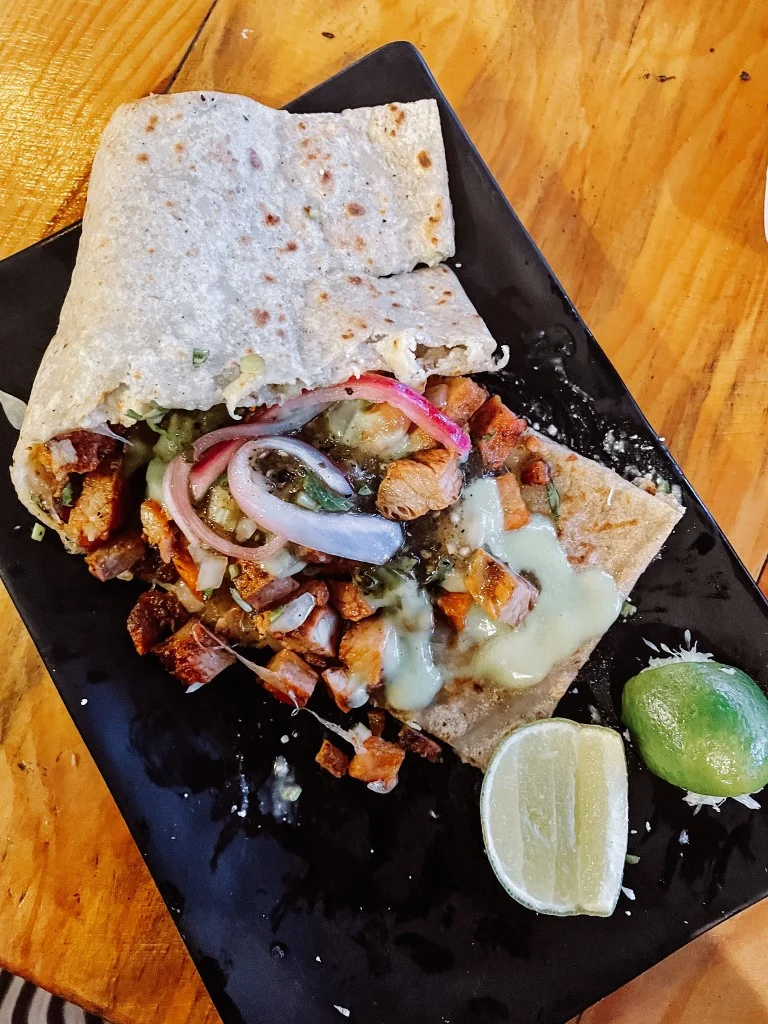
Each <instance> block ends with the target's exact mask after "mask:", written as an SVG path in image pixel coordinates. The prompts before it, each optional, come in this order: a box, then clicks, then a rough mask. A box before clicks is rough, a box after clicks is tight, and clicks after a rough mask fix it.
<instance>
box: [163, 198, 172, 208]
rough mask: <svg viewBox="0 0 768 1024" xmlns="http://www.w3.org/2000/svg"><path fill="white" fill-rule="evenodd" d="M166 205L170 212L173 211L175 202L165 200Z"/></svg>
mask: <svg viewBox="0 0 768 1024" xmlns="http://www.w3.org/2000/svg"><path fill="white" fill-rule="evenodd" d="M165 205H166V206H167V207H168V209H169V210H171V209H173V200H172V199H166V200H165Z"/></svg>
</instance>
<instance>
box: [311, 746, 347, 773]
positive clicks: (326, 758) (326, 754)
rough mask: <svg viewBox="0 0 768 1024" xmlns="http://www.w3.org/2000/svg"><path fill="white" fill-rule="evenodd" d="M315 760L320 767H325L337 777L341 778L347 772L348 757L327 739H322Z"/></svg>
mask: <svg viewBox="0 0 768 1024" xmlns="http://www.w3.org/2000/svg"><path fill="white" fill-rule="evenodd" d="M315 761H317V763H318V764H319V765H320V767H321V768H325V770H326V771H327V772H330V773H331V775H335V776H336V778H337V779H340V778H342V777H343V776H344V775H346V774H347V771H348V769H349V758H348V757H347V755H346V754H345V753H344V751H343V750H339V748H338V747H335V746H334V745H333V744H332V743H329V742H328V740H323V743H322V746H321V747H320V749H319V750H318V752H317V754H316V755H315Z"/></svg>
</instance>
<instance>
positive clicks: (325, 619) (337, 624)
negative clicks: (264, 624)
mask: <svg viewBox="0 0 768 1024" xmlns="http://www.w3.org/2000/svg"><path fill="white" fill-rule="evenodd" d="M340 632H341V619H340V618H339V615H338V612H336V611H335V609H333V608H331V606H330V605H325V607H323V608H314V609H313V610H312V611H311V612H310V614H309V616H308V617H307V619H306V621H305V622H304V623H303V624H302V625H301V626H299V628H298V629H294V630H293V631H292V632H290V633H286V634H285V635H284V636H282V637H281V638H280V643H281V644H282V645H283V646H284V647H287V648H288V649H289V650H291V651H296V652H297V653H298V654H302V655H304V657H305V658H306V659H307V661H309V662H310V663H311V664H313V665H317V664H319V665H323V664H325V663H326V662H327V661H328V660H329V659H330V658H335V657H336V654H337V652H338V648H339V633H340Z"/></svg>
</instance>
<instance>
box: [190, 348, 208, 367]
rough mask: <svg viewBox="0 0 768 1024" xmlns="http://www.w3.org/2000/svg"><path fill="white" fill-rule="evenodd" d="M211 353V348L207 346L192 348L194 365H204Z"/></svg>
mask: <svg viewBox="0 0 768 1024" xmlns="http://www.w3.org/2000/svg"><path fill="white" fill-rule="evenodd" d="M209 355H210V350H209V349H207V348H194V349H192V365H193V366H202V365H203V363H204V362H205V361H206V359H207V358H208V356H209Z"/></svg>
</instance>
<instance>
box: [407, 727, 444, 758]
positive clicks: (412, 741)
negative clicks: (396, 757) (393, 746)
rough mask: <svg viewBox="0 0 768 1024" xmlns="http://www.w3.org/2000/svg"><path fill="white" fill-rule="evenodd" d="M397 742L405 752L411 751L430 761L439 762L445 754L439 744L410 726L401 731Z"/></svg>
mask: <svg viewBox="0 0 768 1024" xmlns="http://www.w3.org/2000/svg"><path fill="white" fill-rule="evenodd" d="M397 742H398V743H399V744H400V746H401V747H402V748H403V750H410V751H412V752H413V753H414V754H418V755H419V757H425V758H426V759H427V760H428V761H439V760H440V756H441V754H442V752H443V751H442V748H441V747H440V744H439V743H435V741H434V740H431V739H430V738H429V736H425V735H424V733H423V732H419V730H418V729H412V728H411V727H410V726H409V725H404V726H403V728H402V729H401V730H400V732H399V734H398V737H397Z"/></svg>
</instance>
